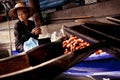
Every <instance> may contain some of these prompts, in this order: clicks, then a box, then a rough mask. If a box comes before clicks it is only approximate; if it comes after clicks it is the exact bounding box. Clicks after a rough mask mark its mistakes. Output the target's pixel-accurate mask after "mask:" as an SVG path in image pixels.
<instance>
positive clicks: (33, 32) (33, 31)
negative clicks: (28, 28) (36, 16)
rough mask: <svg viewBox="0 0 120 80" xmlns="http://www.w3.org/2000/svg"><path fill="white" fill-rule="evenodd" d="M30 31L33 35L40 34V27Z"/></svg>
mask: <svg viewBox="0 0 120 80" xmlns="http://www.w3.org/2000/svg"><path fill="white" fill-rule="evenodd" d="M31 33H32V34H34V35H38V34H41V29H40V27H35V28H34V29H33V30H32V32H31Z"/></svg>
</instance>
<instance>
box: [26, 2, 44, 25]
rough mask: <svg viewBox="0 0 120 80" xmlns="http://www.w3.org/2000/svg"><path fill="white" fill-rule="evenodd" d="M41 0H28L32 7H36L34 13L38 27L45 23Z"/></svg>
mask: <svg viewBox="0 0 120 80" xmlns="http://www.w3.org/2000/svg"><path fill="white" fill-rule="evenodd" d="M39 3H40V1H39V0H28V4H29V6H30V7H32V8H34V10H35V14H34V15H33V18H34V21H35V25H36V27H40V26H41V25H43V24H44V20H43V17H42V14H41V9H40V5H39Z"/></svg>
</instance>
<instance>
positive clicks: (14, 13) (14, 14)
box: [9, 2, 34, 19]
mask: <svg viewBox="0 0 120 80" xmlns="http://www.w3.org/2000/svg"><path fill="white" fill-rule="evenodd" d="M20 8H25V9H27V11H28V17H31V16H32V15H33V14H34V10H33V8H31V7H27V6H26V5H25V4H24V3H22V2H21V3H17V4H16V5H15V7H14V8H12V9H11V10H10V11H9V16H10V17H12V18H15V19H17V18H18V17H17V9H20Z"/></svg>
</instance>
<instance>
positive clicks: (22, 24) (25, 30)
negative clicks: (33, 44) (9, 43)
mask: <svg viewBox="0 0 120 80" xmlns="http://www.w3.org/2000/svg"><path fill="white" fill-rule="evenodd" d="M33 14H34V10H33V8H31V7H27V6H26V5H25V4H24V3H17V4H16V5H15V7H14V8H12V9H11V10H10V11H9V15H10V16H11V17H12V18H15V19H18V22H16V23H15V26H14V35H15V48H16V51H17V52H23V51H24V49H23V45H24V42H25V41H27V40H28V39H29V38H30V37H32V38H34V39H38V37H39V34H40V33H41V29H40V27H35V23H34V22H33V21H31V20H28V18H29V17H31V16H32V15H33ZM48 41H49V40H48Z"/></svg>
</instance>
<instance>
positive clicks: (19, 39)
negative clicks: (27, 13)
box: [14, 20, 39, 52]
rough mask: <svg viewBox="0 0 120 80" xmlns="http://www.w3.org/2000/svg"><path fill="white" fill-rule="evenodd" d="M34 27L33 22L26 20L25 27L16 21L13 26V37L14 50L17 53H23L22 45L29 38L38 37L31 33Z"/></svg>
mask: <svg viewBox="0 0 120 80" xmlns="http://www.w3.org/2000/svg"><path fill="white" fill-rule="evenodd" d="M34 27H35V24H34V22H33V21H31V20H28V26H26V25H25V24H24V23H23V22H21V21H18V22H17V23H16V24H15V26H14V35H15V48H16V51H17V52H22V51H24V49H23V44H24V42H25V41H27V40H28V39H29V38H30V37H33V38H35V39H38V36H39V35H32V34H31V31H32V29H33V28H34Z"/></svg>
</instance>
